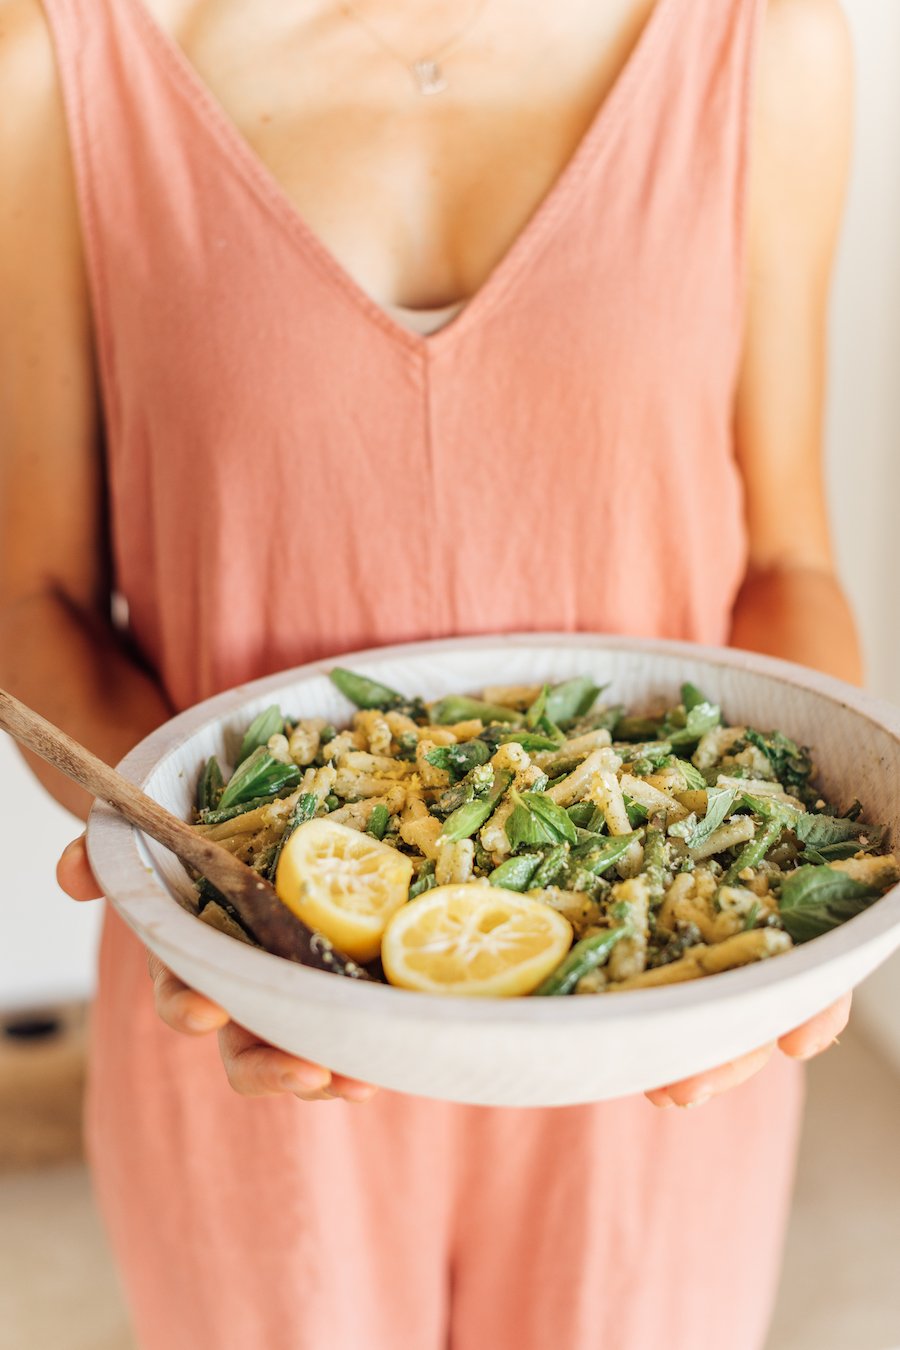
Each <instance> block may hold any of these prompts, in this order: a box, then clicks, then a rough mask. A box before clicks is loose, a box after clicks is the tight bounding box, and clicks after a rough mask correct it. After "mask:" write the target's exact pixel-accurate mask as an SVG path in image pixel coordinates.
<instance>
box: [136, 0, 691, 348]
mask: <svg viewBox="0 0 900 1350" xmlns="http://www.w3.org/2000/svg"><path fill="white" fill-rule="evenodd" d="M126 3H128V5H129V6H130V8H131V9H132V11H133V12H134V14H135V15H136V17H137V19H138V21H139V22H140V24H141V25H142V27H143V28H144V30H145V32H146V33H147V35H148V37H149V39H150V41H151V43H152V44H153V46H154V47H155V48H156V50H157V52H158V53H159V55H160V56H161V58H162V59H163V62H164V64H165V65H166V66H167V68H168V69H169V71H170V72H171V74H172V75H173V77H174V79H175V80H176V82H177V83H178V85H179V86H180V88H181V90H182V93H183V94H184V95H185V96H186V97H187V99H188V101H189V102H190V104H191V105H192V106H193V107H194V108H195V110H196V112H197V114H198V115H199V116H200V117H201V120H202V121H203V122H204V123H205V124H206V126H207V128H208V130H209V131H210V132H211V133H212V134H213V136H214V138H215V139H217V140H218V141H219V142H220V144H221V145H222V147H223V149H225V150H227V151H229V152H230V153H229V155H228V156H227V158H228V160H229V163H231V164H232V165H233V166H234V167H235V169H236V170H237V171H238V172H239V173H240V174H241V176H242V177H243V178H244V180H245V182H247V184H248V185H249V186H250V187H251V188H252V189H253V191H254V192H255V194H256V195H257V197H258V198H259V199H260V200H261V201H262V202H263V203H264V204H265V205H266V206H267V207H268V209H269V210H270V212H271V213H272V214H273V215H274V216H275V217H276V218H277V219H279V220H280V221H281V223H282V225H283V227H284V228H285V229H286V230H287V232H288V233H289V234H291V235H292V236H293V237H294V238H295V239H296V240H297V241H298V243H300V244H302V245H303V246H304V247H305V249H306V251H307V253H308V255H309V256H310V257H311V258H312V259H313V260H314V261H315V263H316V264H317V266H318V268H319V271H320V273H322V274H323V275H324V276H325V277H326V278H328V279H329V280H330V281H331V282H332V283H333V284H335V285H336V286H337V287H338V288H339V289H340V290H341V291H343V293H344V295H345V296H346V297H347V299H348V300H349V301H350V303H351V304H352V305H353V306H354V307H355V308H356V309H357V310H358V311H359V312H361V313H362V314H363V315H364V316H366V317H367V318H368V319H369V320H371V321H373V322H374V323H376V324H377V325H378V326H379V327H380V328H381V329H382V330H383V331H384V332H386V334H387V335H388V337H390V338H392V339H393V341H394V342H395V343H397V344H398V345H400V346H403V347H406V348H407V349H408V350H410V351H412V352H414V353H416V354H418V355H420V356H422V355H424V354H426V353H428V354H437V352H438V351H440V350H441V349H443V348H444V347H446V346H448V345H450V344H451V343H453V342H455V341H457V340H458V339H459V338H460V336H462V335H463V334H464V333H466V332H468V330H469V329H470V328H471V327H472V326H473V325H474V324H476V323H477V322H478V320H479V319H480V318H481V317H482V316H483V315H484V314H486V313H488V312H489V311H490V310H491V309H492V308H493V307H494V306H495V305H496V303H497V301H498V300H499V299H500V298H501V297H502V296H503V295H504V294H505V293H506V292H507V291H508V290H509V288H510V286H511V284H512V282H513V280H514V279H515V277H516V276H517V275H518V274H519V272H520V271H521V270H522V266H523V264H524V263H525V262H526V261H527V259H528V257H529V256H530V255H531V253H532V252H533V251H534V250H535V249H537V248H538V246H539V245H540V244H541V243H542V242H543V241H545V240H546V239H547V238H548V237H549V232H550V227H551V226H552V224H553V223H554V221H555V220H556V218H557V217H558V216H559V215H560V214H561V213H562V211H563V209H564V208H565V206H566V205H567V204H568V202H569V201H570V200H571V199H572V197H573V194H574V191H575V188H576V186H577V185H578V184H579V183H580V182H581V180H582V179H583V177H584V176H585V174H586V173H587V171H588V170H590V169H591V168H592V167H593V165H594V164H595V163H596V162H597V160H598V159H599V158H600V155H599V151H600V149H601V147H602V146H603V143H604V137H606V138H607V139H606V143H607V144H609V136H610V134H611V131H612V129H613V127H614V126H615V124H616V122H617V121H618V120H619V119H620V118H621V117H622V116H623V115H624V113H625V111H626V110H627V106H628V99H629V96H630V95H631V94H632V92H633V91H636V90H637V89H638V88H639V87H640V85H641V82H642V79H643V76H644V72H645V71H646V70H647V69H649V65H650V60H651V57H652V55H653V53H654V51H655V49H656V46H657V43H661V42H662V40H663V37H664V34H665V30H666V28H667V26H668V23H669V20H670V16H671V15H672V14H674V11H675V7H676V4H677V3H678V0H655V3H654V5H653V9H652V10H651V12H650V14H649V15H648V16H647V19H646V20H645V22H644V26H643V28H642V29H641V31H640V33H639V35H638V37H637V40H636V41H635V44H634V46H633V47H632V49H631V51H630V53H629V55H628V57H627V59H626V61H625V63H624V65H623V66H622V68H621V69H620V71H619V73H618V75H617V76H616V78H615V80H614V81H613V83H612V85H611V86H610V88H609V90H608V92H607V94H606V96H605V97H604V98H603V100H602V101H601V103H600V105H599V107H598V108H597V109H596V111H595V112H594V115H593V117H592V118H591V120H590V122H589V123H588V125H587V127H586V129H585V131H584V132H583V134H582V136H581V139H580V140H579V142H578V144H577V145H576V147H575V150H574V151H573V153H572V154H571V155H570V157H569V158H568V160H567V161H566V162H565V164H564V165H563V166H562V168H561V169H560V171H559V173H558V174H557V176H556V178H554V179H553V181H552V183H551V184H550V186H549V187H548V189H547V191H546V192H545V194H544V196H543V197H542V198H541V200H540V201H539V202H538V205H537V206H536V207H535V209H534V210H533V211H532V213H531V215H530V216H528V217H527V218H526V220H525V221H524V223H523V225H522V226H521V228H520V229H519V231H518V233H517V234H516V235H515V236H514V237H513V239H512V241H511V242H510V244H509V245H508V247H507V248H506V250H505V251H504V252H503V254H502V255H501V256H500V258H499V259H498V261H497V262H496V263H495V264H494V266H493V267H492V268H491V270H490V272H489V273H488V275H487V276H486V277H485V279H484V281H483V282H482V283H481V285H480V286H479V287H478V289H477V290H476V291H475V293H474V294H473V295H472V296H471V297H470V298H469V299H467V300H466V301H465V302H464V303H463V305H462V308H461V310H460V312H459V313H458V314H457V315H456V316H455V317H454V318H452V319H451V320H450V321H449V323H446V324H444V325H443V326H442V327H441V328H439V329H438V330H437V331H436V332H434V333H431V334H423V333H418V332H415V331H414V330H413V329H411V328H407V327H405V326H404V325H403V324H402V323H401V322H400V320H399V319H395V318H394V317H393V315H392V314H391V313H390V312H389V311H388V310H387V309H385V308H384V307H383V306H382V305H381V304H379V302H378V301H377V300H375V299H373V297H372V296H371V295H370V294H369V293H368V291H366V290H365V289H364V288H363V287H362V286H361V285H360V283H359V282H358V281H357V280H356V278H355V277H354V276H353V275H352V273H351V272H349V271H348V270H347V268H346V267H345V266H344V264H343V263H342V262H340V260H339V259H338V257H337V256H336V255H335V254H334V253H333V252H332V251H331V249H330V248H329V247H328V245H327V244H326V243H325V242H324V241H323V240H322V239H320V237H319V236H318V234H316V232H315V230H314V229H313V228H312V227H311V226H310V225H309V224H308V223H307V222H306V220H305V219H304V217H303V215H302V214H301V212H300V211H299V209H298V208H297V207H296V206H295V205H294V203H293V201H292V200H291V198H290V197H289V196H288V194H287V191H286V190H285V188H284V187H283V186H282V184H281V182H280V181H279V179H278V178H276V176H275V174H274V173H273V172H272V170H271V169H270V168H269V166H268V165H267V164H266V162H265V160H263V159H262V157H261V156H260V155H259V154H258V153H257V152H256V151H255V150H254V149H253V147H252V146H251V144H250V142H249V141H248V140H247V138H246V136H244V134H243V133H242V132H241V131H240V130H239V128H238V126H237V123H236V122H234V121H233V119H232V118H231V117H230V116H229V115H228V113H227V112H226V111H225V108H224V106H223V104H222V103H220V101H219V99H218V98H217V97H216V95H215V94H214V93H213V92H212V90H211V89H210V88H209V86H208V85H207V84H205V83H204V81H203V79H202V78H201V76H200V73H199V72H198V70H197V68H196V67H195V66H194V65H193V64H192V63H191V61H190V60H189V59H188V57H187V54H186V53H185V51H184V50H183V48H182V47H181V46H180V45H179V43H178V42H177V41H176V40H175V38H174V37H173V36H172V35H171V34H170V33H169V32H168V31H167V30H166V29H165V28H163V27H162V25H161V24H160V23H159V22H158V21H157V20H156V18H155V16H154V15H152V14H151V13H150V11H149V10H148V9H147V7H146V4H145V3H144V0H126Z"/></svg>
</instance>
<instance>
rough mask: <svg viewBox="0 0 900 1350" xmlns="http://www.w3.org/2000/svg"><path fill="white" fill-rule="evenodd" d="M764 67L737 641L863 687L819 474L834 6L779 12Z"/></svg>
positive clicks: (832, 192)
mask: <svg viewBox="0 0 900 1350" xmlns="http://www.w3.org/2000/svg"><path fill="white" fill-rule="evenodd" d="M761 58H762V59H761V65H760V80H759V89H758V111H757V118H756V127H755V150H754V173H753V180H752V192H751V202H752V213H751V220H750V241H749V247H750V257H749V263H750V277H749V295H748V308H747V327H746V335H745V345H744V356H743V365H742V370H741V377H740V385H739V389H738V399H737V409H736V434H737V447H738V456H739V461H740V465H741V470H742V474H743V478H744V485H745V491H746V504H747V523H748V527H749V536H750V565H749V570H748V574H747V578H746V581H745V583H744V586H743V589H742V590H741V593H740V596H739V599H738V603H737V605H736V608H735V613H734V624H733V630H732V637H731V640H732V643H733V645H735V646H737V647H747V648H750V649H752V650H755V651H762V652H769V653H771V654H772V655H776V656H783V657H786V658H787V659H788V660H792V661H799V662H800V663H801V664H803V665H808V666H813V667H815V668H816V669H819V670H824V671H827V672H828V673H830V674H833V675H837V676H839V677H840V678H842V679H845V680H850V681H853V682H855V683H858V682H860V681H861V678H862V660H861V656H860V649H859V641H858V638H857V635H856V628H855V625H854V621H853V617H852V614H851V612H850V608H849V606H848V604H847V601H846V599H845V597H844V595H843V592H842V590H841V587H840V583H839V581H838V579H837V576H836V573H835V568H834V559H833V553H832V547H831V540H830V536H829V528H828V513H827V505H826V495H825V483H824V476H823V471H822V422H823V409H824V402H825V376H826V342H827V311H828V295H829V283H830V278H831V271H832V266H833V260H834V251H835V246H836V243H837V238H838V232H839V228H840V221H841V215H842V210H843V204H844V196H845V191H846V181H847V169H848V161H849V154H850V141H851V122H852V109H851V104H852V62H851V53H850V43H849V37H848V33H847V28H846V24H845V22H844V18H843V15H842V13H841V10H840V7H839V5H838V4H837V3H836V0H773V2H772V3H771V4H770V10H769V15H768V20H767V25H766V29H765V32H764V37H763V49H762V53H761Z"/></svg>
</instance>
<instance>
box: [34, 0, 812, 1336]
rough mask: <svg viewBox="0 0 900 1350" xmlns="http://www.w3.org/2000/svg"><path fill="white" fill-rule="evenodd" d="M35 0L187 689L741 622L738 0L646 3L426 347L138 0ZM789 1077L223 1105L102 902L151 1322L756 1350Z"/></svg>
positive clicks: (122, 1216) (119, 1115) (113, 374)
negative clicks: (485, 640) (492, 1098)
mask: <svg viewBox="0 0 900 1350" xmlns="http://www.w3.org/2000/svg"><path fill="white" fill-rule="evenodd" d="M45 4H46V9H47V12H48V16H49V19H50V22H51V28H52V31H53V35H54V41H55V46H56V50H57V57H58V64H59V70H60V75H61V79H62V85H63V90H64V97H65V105H66V112H67V119H68V126H69V133H70V137H71V146H72V153H73V158H74V164H75V169H76V175H77V186H78V194H79V203H80V210H81V214H82V222H83V232H84V242H85V249H86V254H87V262H88V268H89V276H90V285H91V296H92V303H93V310H94V317H95V326H96V338H97V345H98V354H99V364H100V371H101V377H102V395H103V406H104V414H105V430H106V453H107V463H108V476H109V487H110V501H109V511H110V528H111V532H112V542H113V549H114V558H115V566H116V584H117V587H118V589H119V590H120V591H121V592H122V594H123V595H124V596H125V597H126V598H127V600H128V603H129V606H130V615H131V629H132V634H133V637H134V640H135V641H136V642H137V643H138V644H139V647H140V649H141V650H142V652H143V653H144V655H145V656H146V659H147V660H148V662H149V663H150V664H151V665H152V666H153V667H154V669H155V670H156V671H157V672H158V674H159V677H160V679H161V681H162V682H163V684H164V686H165V688H166V689H167V691H168V693H169V695H170V696H171V698H172V700H173V701H174V703H175V704H176V705H177V706H179V707H185V706H187V705H188V704H191V703H193V702H194V701H195V700H197V699H201V698H204V697H206V696H208V695H210V694H212V693H214V692H215V691H217V690H221V689H224V688H226V687H228V686H229V685H232V684H234V683H236V682H238V681H242V680H247V679H250V678H252V677H255V676H259V675H262V674H264V673H267V672H270V671H275V670H278V669H280V668H282V667H286V666H291V665H294V664H296V663H299V662H302V661H306V660H310V659H313V658H319V657H323V656H327V655H331V654H336V653H340V652H344V651H349V650H353V649H354V648H360V647H368V646H371V645H373V644H376V643H381V642H398V641H403V640H406V639H419V638H428V637H444V636H449V635H456V634H465V633H481V632H484V633H490V632H499V631H504V630H505V631H514V630H540V629H556V630H561V629H584V630H596V631H600V632H618V633H632V634H658V635H663V636H671V637H680V638H689V639H697V640H700V641H703V642H711V643H719V642H724V641H727V639H728V634H729V621H730V611H731V607H732V604H733V600H734V596H735V591H736V588H737V587H738V585H739V583H740V580H741V577H742V573H743V569H744V565H745V544H746V541H745V534H744V526H743V521H742V499H741V485H740V481H739V477H738V473H737V470H736V468H735V464H734V460H733V446H732V439H731V415H732V399H733V389H734V383H735V374H736V367H737V362H738V357H739V350H740V342H741V314H742V290H743V263H744V230H745V218H744V216H745V213H744V204H745V202H744V199H745V184H746V175H747V135H748V122H749V115H748V103H749V98H750V84H751V69H752V53H753V48H754V40H755V36H756V33H757V31H758V27H759V19H760V13H761V11H762V8H763V2H762V0H719V2H718V3H716V4H698V3H697V0H658V3H657V6H656V9H655V11H654V12H653V15H652V17H651V18H650V20H649V23H648V25H647V27H646V30H645V32H644V34H643V37H642V39H641V41H640V43H639V45H638V46H637V48H636V49H635V51H634V52H633V54H632V56H631V58H630V60H629V62H628V65H627V66H626V68H625V70H624V72H623V73H622V75H621V77H620V79H619V80H618V83H617V84H616V85H615V87H614V89H613V91H612V93H611V94H610V96H609V97H608V99H607V100H606V102H605V104H604V106H603V107H602V109H601V110H600V111H599V112H598V113H597V115H596V117H595V119H594V121H593V123H592V125H591V126H590V128H589V130H588V131H587V132H586V134H585V136H584V138H583V140H582V142H581V144H580V146H579V148H578V151H577V153H576V154H575V156H574V158H573V159H572V160H571V162H570V163H569V165H568V166H567V168H566V169H565V171H564V172H563V173H562V175H561V177H560V178H559V180H558V181H557V182H556V184H555V186H554V187H553V188H552V189H551V191H550V192H549V194H548V195H547V197H546V199H545V200H544V201H543V203H542V205H541V206H540V208H539V209H538V210H537V212H536V213H535V214H534V216H533V217H532V219H531V220H530V221H529V222H528V223H527V224H526V225H525V227H524V229H523V230H522V232H521V234H520V235H519V237H518V238H517V239H516V241H515V243H514V244H513V245H512V247H511V248H510V249H509V251H508V253H507V254H506V256H505V257H504V258H503V259H502V260H501V261H500V263H499V265H498V266H497V268H496V269H495V271H494V272H493V274H492V275H491V276H490V278H489V279H488V280H487V281H486V283H485V284H484V286H483V287H482V288H481V290H480V291H479V292H478V293H477V295H476V296H475V297H474V299H472V300H471V301H470V302H469V303H468V304H467V305H466V307H465V309H464V310H463V312H462V314H461V315H460V316H459V317H458V318H457V319H456V320H454V321H453V322H452V323H451V324H450V325H449V326H447V327H445V328H443V329H442V330H441V331H440V332H438V333H437V334H436V335H434V336H432V337H424V336H421V335H419V334H416V333H413V332H411V331H409V330H407V329H404V328H402V327H400V326H398V324H397V323H396V322H395V321H394V320H392V319H391V318H390V317H388V316H387V315H386V314H385V312H384V311H382V310H381V309H380V308H379V307H378V306H377V305H376V304H375V303H373V301H372V300H370V299H369V298H368V297H367V296H366V295H365V294H363V293H362V292H361V290H360V289H359V287H358V286H357V285H356V284H355V283H354V282H353V281H352V280H351V279H350V277H349V276H348V275H347V274H346V273H345V272H344V270H343V269H342V268H341V266H340V265H339V264H338V263H337V262H336V260H335V259H334V258H333V256H332V255H331V254H330V253H329V252H328V250H327V249H326V248H325V247H324V246H323V244H322V243H321V242H319V240H318V239H317V238H316V237H315V236H314V235H312V234H311V233H310V231H309V229H308V228H307V227H306V226H305V225H304V223H303V221H302V220H301V219H300V218H299V217H298V215H297V212H296V211H295V210H294V208H293V207H292V206H291V204H290V203H289V201H288V200H287V199H286V197H285V195H284V193H283V192H282V191H281V189H280V188H279V186H278V185H277V184H276V183H275V182H274V181H273V179H272V178H271V176H270V175H269V173H268V172H267V170H266V169H265V168H264V167H263V165H262V164H261V163H260V162H259V161H258V160H257V159H256V157H255V156H254V154H253V153H252V151H251V150H250V149H249V147H248V145H247V144H246V143H245V142H244V141H243V139H242V138H241V137H240V135H239V134H238V133H237V132H236V130H235V129H234V128H233V126H232V125H231V124H230V123H229V122H228V120H227V118H226V117H225V115H224V114H223V112H222V111H221V109H220V108H219V106H218V105H217V104H216V103H215V102H214V101H213V100H212V99H211V98H210V96H209V95H208V94H207V93H206V92H205V91H204V88H203V86H202V84H201V83H200V81H199V78H198V77H197V76H196V74H195V73H194V71H193V70H192V68H191V67H190V66H189V65H188V63H187V62H186V60H185V59H184V58H183V57H182V56H181V55H180V53H179V51H178V49H177V48H176V47H175V45H174V44H173V42H172V41H171V40H170V39H169V38H168V37H166V36H165V35H163V33H162V32H161V31H160V30H159V29H158V28H157V27H156V26H155V25H154V23H153V22H152V20H151V19H150V18H149V17H148V15H147V14H146V12H145V11H144V10H143V9H142V7H141V5H140V3H139V0H92V2H91V3H88V0H45ZM497 674H498V678H500V677H502V674H503V672H502V671H498V672H497ZM800 1098H801V1075H800V1073H799V1072H798V1070H797V1069H796V1066H794V1065H792V1064H790V1063H788V1062H787V1061H786V1060H784V1059H783V1058H782V1057H778V1058H777V1059H776V1060H773V1062H772V1064H771V1066H770V1067H769V1068H768V1069H767V1070H766V1072H764V1073H763V1074H762V1075H760V1076H759V1077H757V1078H755V1079H754V1080H753V1081H752V1082H750V1083H748V1084H747V1085H746V1086H744V1087H742V1088H740V1089H738V1090H737V1091H734V1092H732V1093H730V1094H729V1095H728V1096H726V1097H724V1098H723V1099H721V1100H717V1101H715V1102H713V1103H712V1104H710V1105H709V1106H707V1107H705V1108H703V1109H702V1110H699V1111H690V1112H683V1111H678V1110H668V1111H659V1110H656V1109H654V1108H653V1107H651V1106H650V1105H649V1104H648V1103H647V1102H646V1101H645V1100H644V1099H643V1098H636V1099H629V1100H622V1101H617V1102H612V1103H607V1104H602V1105H598V1106H585V1107H578V1108H566V1109H555V1110H532V1111H527V1110H495V1109H482V1108H465V1107H456V1106H453V1105H448V1104H442V1103H436V1102H428V1101H420V1100H415V1099H411V1098H406V1097H402V1096H398V1095H392V1094H390V1093H382V1094H380V1095H378V1096H377V1097H376V1098H375V1099H374V1100H373V1101H372V1102H371V1103H370V1104H368V1105H364V1106H359V1105H349V1104H344V1103H341V1102H324V1103H315V1104H305V1103H302V1102H299V1101H298V1100H296V1099H295V1098H293V1097H277V1098H276V1097H272V1098H264V1099H256V1100H246V1099H242V1098H240V1097H238V1096H236V1095H235V1094H234V1093H233V1092H232V1091H231V1089H230V1088H229V1087H228V1085H227V1083H226V1080H225V1076H224V1073H223V1071H222V1067H221V1064H220V1061H219V1056H218V1052H217V1047H216V1043H215V1038H205V1039H201V1040H192V1039H188V1038H186V1037H183V1036H179V1035H176V1034H175V1033H173V1032H172V1031H170V1030H168V1029H167V1028H166V1027H165V1026H164V1025H163V1024H162V1023H161V1022H160V1021H159V1020H158V1019H157V1017H156V1015H155V1013H154V1009H153V1002H152V997H151V987H150V982H149V980H148V978H147V971H146V960H145V955H144V953H143V951H142V949H141V947H140V946H139V944H138V943H137V941H136V940H135V939H134V938H133V937H132V936H131V934H130V933H129V932H127V931H126V930H125V928H124V927H123V926H122V925H121V924H120V923H119V922H118V921H117V920H116V918H115V917H114V916H113V915H109V916H108V917H107V921H106V928H105V933H104V940H103V945H102V955H101V970H100V989H99V996H98V1000H97V1006H96V1017H95V1027H94V1047H93V1071H92V1076H91V1090H90V1101H89V1133H90V1146H91V1155H92V1162H93V1169H94V1175H95V1178H96V1185H97V1190H98V1194H99V1199H100V1203H101V1205H102V1209H103V1212H104V1215H105V1218H106V1222H107V1224H108V1227H109V1231H110V1234H111V1239H112V1243H113V1246H114V1250H115V1253H116V1257H117V1259H118V1261H119V1263H120V1266H121V1269H122V1272H123V1275H124V1280H125V1285H126V1289H127V1293H128V1297H129V1300H130V1304H131V1308H132V1311H133V1316H134V1321H135V1326H136V1329H137V1335H138V1339H139V1343H140V1345H141V1347H143V1350H361V1348H362V1347H365V1348H366V1350H447V1347H452V1350H551V1347H559V1350H589V1348H590V1350H660V1347H666V1348H667V1350H669V1348H671V1350H759V1347H760V1346H761V1345H762V1343H763V1340H764V1336H765V1329H766V1325H767V1319H768V1316H769V1312H770V1306H771V1302H772V1298H773V1292H774V1288H775V1285H776V1281H777V1274H778V1267H779V1259H780V1250H781V1243H782V1237H783V1229H784V1223H785V1217H786V1212H787V1205H788V1199H789V1191H790V1182H791V1175H792V1167H793V1155H794V1150H795V1145H796V1134H797V1127H798V1119H799V1112H800Z"/></svg>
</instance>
